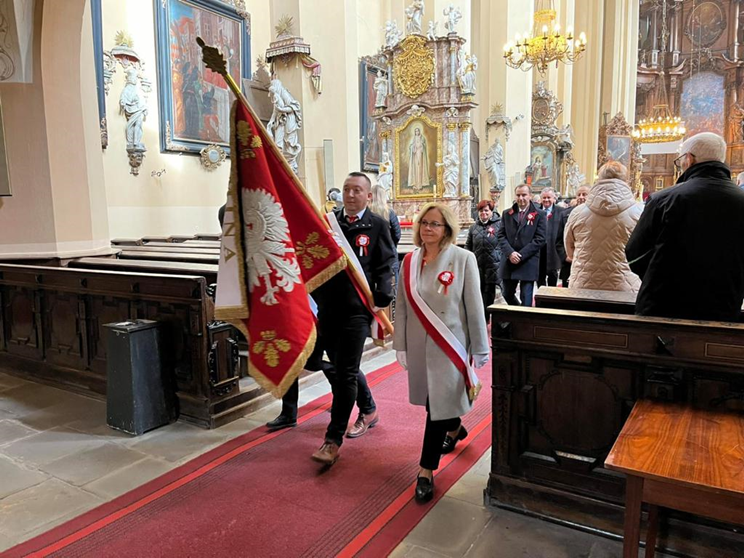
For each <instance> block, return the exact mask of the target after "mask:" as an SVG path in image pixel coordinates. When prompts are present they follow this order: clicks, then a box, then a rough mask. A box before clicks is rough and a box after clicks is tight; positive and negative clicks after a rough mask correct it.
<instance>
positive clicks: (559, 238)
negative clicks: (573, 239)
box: [537, 188, 567, 287]
mask: <svg viewBox="0 0 744 558" xmlns="http://www.w3.org/2000/svg"><path fill="white" fill-rule="evenodd" d="M540 198H541V201H542V210H543V211H544V212H545V217H546V219H547V224H548V225H547V230H546V232H545V245H544V246H543V247H542V248H541V249H540V276H539V277H538V279H537V286H538V287H542V286H543V285H548V286H549V287H555V286H556V285H557V284H558V274H559V272H560V270H561V267H563V264H564V263H565V262H566V249H565V248H564V246H563V230H564V228H565V224H566V219H565V218H564V216H563V215H564V213H566V212H567V210H566V209H564V208H562V207H558V206H557V205H555V201H556V198H555V190H553V189H552V188H543V191H542V192H541V193H540Z"/></svg>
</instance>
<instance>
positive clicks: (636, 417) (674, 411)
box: [605, 400, 744, 558]
mask: <svg viewBox="0 0 744 558" xmlns="http://www.w3.org/2000/svg"><path fill="white" fill-rule="evenodd" d="M605 467H606V468H608V469H612V470H615V471H620V472H622V473H625V474H626V475H627V485H626V493H625V533H624V539H623V558H637V557H638V546H639V539H640V532H641V503H642V502H647V503H648V504H649V513H648V519H649V526H648V532H647V535H646V558H653V556H654V553H655V547H656V534H657V531H658V507H659V506H662V507H665V508H672V509H675V510H679V511H684V512H688V513H693V514H697V515H702V516H706V517H710V518H712V519H717V520H719V521H725V522H728V523H735V524H742V525H744V414H742V413H733V412H725V411H706V410H700V409H694V408H692V407H688V406H685V405H681V404H677V403H661V402H656V401H651V400H640V401H638V402H637V403H636V404H635V406H634V407H633V410H632V411H631V413H630V417H628V420H627V422H626V423H625V426H623V429H622V431H621V432H620V436H619V437H618V439H617V441H616V442H615V445H614V446H613V448H612V451H611V452H610V454H609V456H608V457H607V459H606V460H605Z"/></svg>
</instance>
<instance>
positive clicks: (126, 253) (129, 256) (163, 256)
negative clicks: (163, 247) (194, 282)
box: [118, 250, 220, 265]
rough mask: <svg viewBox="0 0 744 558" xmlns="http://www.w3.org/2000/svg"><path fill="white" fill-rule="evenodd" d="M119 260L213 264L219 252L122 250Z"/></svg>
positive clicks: (217, 261)
mask: <svg viewBox="0 0 744 558" xmlns="http://www.w3.org/2000/svg"><path fill="white" fill-rule="evenodd" d="M118 256H119V259H121V260H151V261H153V260H160V261H166V262H188V263H201V264H214V265H217V264H218V263H219V262H220V256H219V253H213V254H198V253H194V252H149V251H139V252H138V251H135V250H122V251H121V252H119V254H118Z"/></svg>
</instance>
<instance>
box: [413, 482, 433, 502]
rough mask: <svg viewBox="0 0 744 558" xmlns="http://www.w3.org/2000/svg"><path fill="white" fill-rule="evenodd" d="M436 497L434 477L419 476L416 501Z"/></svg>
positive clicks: (426, 500) (424, 500)
mask: <svg viewBox="0 0 744 558" xmlns="http://www.w3.org/2000/svg"><path fill="white" fill-rule="evenodd" d="M433 497H434V479H433V478H432V479H427V478H426V477H418V478H417V479H416V501H417V502H420V503H422V504H423V503H425V502H428V501H429V500H431V499H432V498H433Z"/></svg>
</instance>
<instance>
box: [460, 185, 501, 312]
mask: <svg viewBox="0 0 744 558" xmlns="http://www.w3.org/2000/svg"><path fill="white" fill-rule="evenodd" d="M499 227H501V217H500V216H499V213H498V211H494V208H493V202H492V201H491V200H481V201H480V202H479V203H478V220H477V221H476V222H475V223H473V225H472V226H471V227H470V230H469V231H468V239H467V241H466V242H465V249H466V250H469V251H471V252H473V253H474V254H475V260H476V261H477V262H478V274H479V275H480V288H481V296H482V297H483V308H488V307H489V306H490V305H491V304H493V299H494V295H495V293H496V286H497V285H499V284H500V283H501V280H500V276H499V265H500V264H501V248H500V247H499ZM486 322H488V313H486Z"/></svg>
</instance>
